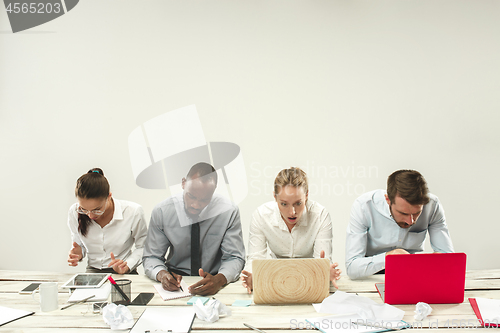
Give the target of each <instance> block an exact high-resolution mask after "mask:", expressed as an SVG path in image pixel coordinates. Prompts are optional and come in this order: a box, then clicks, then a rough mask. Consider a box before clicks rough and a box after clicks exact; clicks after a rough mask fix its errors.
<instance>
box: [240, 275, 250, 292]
mask: <svg viewBox="0 0 500 333" xmlns="http://www.w3.org/2000/svg"><path fill="white" fill-rule="evenodd" d="M240 279H241V281H243V283H242V284H243V287H245V288H247V290H248V293H249V294H251V293H252V290H253V287H252V273H250V272H247V271H242V272H241V276H240Z"/></svg>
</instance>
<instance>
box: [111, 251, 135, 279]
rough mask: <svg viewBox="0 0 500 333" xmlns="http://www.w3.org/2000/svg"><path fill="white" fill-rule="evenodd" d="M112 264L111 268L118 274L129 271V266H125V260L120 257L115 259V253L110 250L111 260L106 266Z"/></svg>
mask: <svg viewBox="0 0 500 333" xmlns="http://www.w3.org/2000/svg"><path fill="white" fill-rule="evenodd" d="M111 266H113V270H114V271H115V272H117V273H118V274H125V273H128V272H130V268H129V267H128V266H127V262H126V261H123V260H121V259H115V255H114V254H113V252H111V262H110V263H109V265H108V267H111Z"/></svg>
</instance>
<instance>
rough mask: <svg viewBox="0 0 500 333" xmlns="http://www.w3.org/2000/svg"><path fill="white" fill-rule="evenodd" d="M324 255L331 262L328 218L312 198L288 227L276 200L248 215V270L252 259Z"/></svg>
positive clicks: (330, 235)
mask: <svg viewBox="0 0 500 333" xmlns="http://www.w3.org/2000/svg"><path fill="white" fill-rule="evenodd" d="M268 250H269V252H270V256H271V257H273V258H319V257H320V253H321V251H325V258H327V259H329V260H330V262H332V221H331V219H330V214H328V212H327V211H326V209H325V208H324V207H323V206H321V205H320V204H318V203H317V202H314V201H312V200H307V203H306V208H305V210H304V213H303V214H302V216H301V218H300V220H299V221H297V223H296V225H295V226H294V227H293V228H292V231H291V232H290V231H289V230H288V227H287V225H286V224H285V221H283V218H282V217H281V214H280V211H279V208H278V204H277V202H276V201H270V202H268V203H265V204H263V205H262V206H260V207H259V208H257V210H256V211H255V212H254V213H253V215H252V222H251V225H250V238H249V241H248V256H247V262H246V266H245V270H247V271H249V272H251V271H252V260H253V259H265V258H266V257H267V252H268Z"/></svg>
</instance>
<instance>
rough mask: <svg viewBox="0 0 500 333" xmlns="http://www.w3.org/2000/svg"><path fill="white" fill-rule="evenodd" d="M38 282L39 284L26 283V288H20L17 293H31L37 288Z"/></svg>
mask: <svg viewBox="0 0 500 333" xmlns="http://www.w3.org/2000/svg"><path fill="white" fill-rule="evenodd" d="M40 284H41V282H35V283H32V284H30V285H28V286H27V287H26V288H24V289H23V290H21V291H20V292H19V293H20V294H21V295H25V294H31V293H32V292H33V291H34V290H37V289H38V287H39V286H40Z"/></svg>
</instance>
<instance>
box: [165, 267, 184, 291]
mask: <svg viewBox="0 0 500 333" xmlns="http://www.w3.org/2000/svg"><path fill="white" fill-rule="evenodd" d="M167 272H168V274H170V276H171V277H173V278H174V279H175V280H176V281H177V279H176V278H175V276H174V274H172V272H171V271H170V269H168V267H167ZM179 289H180V290H181V291H182V292H184V289H182V286H181V284H180V283H179Z"/></svg>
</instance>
